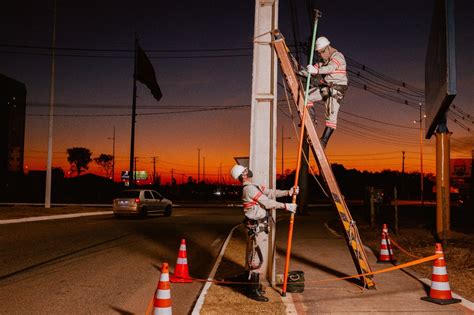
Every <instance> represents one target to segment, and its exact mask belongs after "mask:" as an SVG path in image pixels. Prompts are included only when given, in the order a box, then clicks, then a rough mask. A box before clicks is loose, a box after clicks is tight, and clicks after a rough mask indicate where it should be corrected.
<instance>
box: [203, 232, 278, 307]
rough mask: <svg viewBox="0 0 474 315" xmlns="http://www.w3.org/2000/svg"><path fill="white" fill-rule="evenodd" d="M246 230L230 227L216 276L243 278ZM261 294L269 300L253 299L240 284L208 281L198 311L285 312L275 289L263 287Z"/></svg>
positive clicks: (219, 278) (234, 278)
mask: <svg viewBox="0 0 474 315" xmlns="http://www.w3.org/2000/svg"><path fill="white" fill-rule="evenodd" d="M246 233H247V231H246V228H245V227H244V226H241V227H239V228H237V229H236V230H235V231H234V234H233V235H232V238H231V240H230V241H229V244H228V246H227V248H226V250H225V254H224V257H223V258H222V261H221V264H220V265H219V268H218V270H217V273H216V276H215V278H216V279H218V280H227V281H232V282H242V281H243V280H245V279H244V277H243V276H244V275H245V267H244V263H245V259H244V257H245V247H246ZM265 295H266V296H267V297H268V298H269V299H270V301H269V302H267V303H262V302H256V301H254V300H252V299H250V298H248V297H247V296H246V295H245V285H244V284H212V285H211V287H210V288H209V291H208V293H207V295H206V300H205V302H204V305H203V306H202V309H201V314H206V315H214V314H215V315H217V314H227V315H231V314H285V305H284V303H283V301H282V299H281V297H280V294H279V293H278V292H277V291H275V290H274V289H272V288H266V294H265Z"/></svg>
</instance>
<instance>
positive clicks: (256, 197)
mask: <svg viewBox="0 0 474 315" xmlns="http://www.w3.org/2000/svg"><path fill="white" fill-rule="evenodd" d="M262 195H263V193H262V192H261V191H259V192H258V193H257V194H256V195H255V196H254V197H253V198H252V200H254V201H257V200H258V198H260V197H261V196H262Z"/></svg>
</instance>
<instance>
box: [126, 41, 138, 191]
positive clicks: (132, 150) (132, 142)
mask: <svg viewBox="0 0 474 315" xmlns="http://www.w3.org/2000/svg"><path fill="white" fill-rule="evenodd" d="M137 47H138V39H137V35H136V34H135V59H134V64H133V97H132V128H131V130H132V132H131V133H132V134H131V140H130V169H129V170H130V171H129V172H128V182H129V185H130V187H133V186H135V178H134V169H133V161H134V159H135V116H136V108H137Z"/></svg>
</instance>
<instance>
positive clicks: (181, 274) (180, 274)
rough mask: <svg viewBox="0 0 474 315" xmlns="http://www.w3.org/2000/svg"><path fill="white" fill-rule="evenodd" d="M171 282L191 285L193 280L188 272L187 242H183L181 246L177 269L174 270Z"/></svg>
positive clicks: (183, 240)
mask: <svg viewBox="0 0 474 315" xmlns="http://www.w3.org/2000/svg"><path fill="white" fill-rule="evenodd" d="M170 279H171V282H173V283H175V282H179V283H189V282H193V280H192V279H191V278H190V277H189V271H188V258H187V255H186V240H185V239H184V238H183V239H182V240H181V245H180V246H179V252H178V259H177V261H176V268H174V274H173V275H172V276H171V277H170Z"/></svg>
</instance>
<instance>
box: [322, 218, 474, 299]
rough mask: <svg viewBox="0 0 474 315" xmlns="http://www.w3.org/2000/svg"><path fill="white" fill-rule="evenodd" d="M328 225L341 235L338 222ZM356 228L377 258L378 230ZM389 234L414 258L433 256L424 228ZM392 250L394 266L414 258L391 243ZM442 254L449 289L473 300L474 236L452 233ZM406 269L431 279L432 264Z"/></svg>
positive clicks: (431, 240) (430, 238)
mask: <svg viewBox="0 0 474 315" xmlns="http://www.w3.org/2000/svg"><path fill="white" fill-rule="evenodd" d="M330 226H331V228H335V229H336V230H337V231H338V232H339V233H340V235H342V229H341V228H340V223H339V222H337V221H331V222H330ZM358 229H359V234H360V235H361V238H362V241H363V243H364V245H366V246H368V247H369V248H370V249H371V250H372V252H373V253H374V254H375V255H376V256H377V257H378V255H379V252H380V243H381V234H382V230H381V228H380V227H377V228H371V227H370V226H368V225H364V224H362V225H361V224H358ZM389 234H390V237H391V238H392V239H393V240H395V242H396V243H397V244H398V245H399V246H401V247H402V248H403V249H404V250H405V251H406V252H408V253H410V254H412V255H414V256H418V257H427V256H430V255H434V247H435V238H434V236H433V234H432V233H431V232H430V231H429V230H428V229H426V228H421V227H420V228H401V229H400V230H399V232H398V235H396V234H395V233H393V232H392V231H389ZM392 249H393V251H394V256H395V259H396V260H397V264H402V263H406V262H409V261H412V260H415V259H416V258H414V257H410V256H409V255H407V254H405V253H403V251H401V250H399V249H398V248H397V247H396V246H394V244H392ZM444 254H445V258H446V265H447V270H448V276H449V284H450V287H451V290H452V291H454V292H455V293H457V294H460V295H461V296H462V297H464V298H466V299H468V300H470V301H474V235H472V234H462V233H456V232H452V234H451V237H450V239H449V241H448V242H447V247H446V248H445V249H444ZM410 269H412V270H413V271H415V273H416V274H417V275H418V276H420V277H421V278H427V279H431V274H432V271H433V263H431V262H428V263H424V264H420V265H416V266H413V267H411V268H410Z"/></svg>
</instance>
